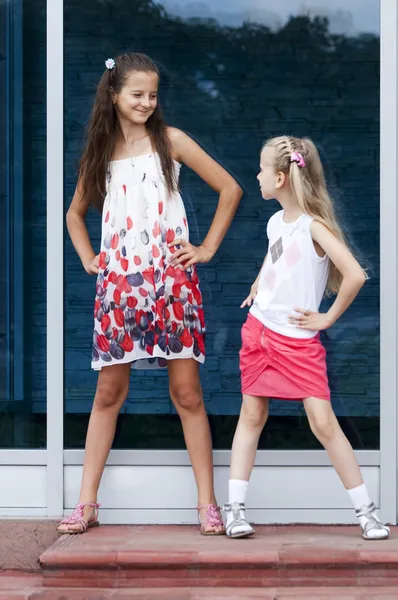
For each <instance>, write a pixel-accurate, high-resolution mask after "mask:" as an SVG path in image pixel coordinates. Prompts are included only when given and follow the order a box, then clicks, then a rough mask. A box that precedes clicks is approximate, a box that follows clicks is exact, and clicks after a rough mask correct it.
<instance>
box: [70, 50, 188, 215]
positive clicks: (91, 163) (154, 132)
mask: <svg viewBox="0 0 398 600" xmlns="http://www.w3.org/2000/svg"><path fill="white" fill-rule="evenodd" d="M132 71H141V72H146V73H156V75H157V76H158V77H159V76H160V74H159V69H158V67H157V66H156V64H155V63H154V62H153V60H151V59H150V58H149V57H148V56H146V55H145V54H139V53H134V52H127V53H126V54H122V55H120V56H118V57H116V58H115V66H114V68H113V69H105V71H104V73H103V75H102V77H101V79H100V82H99V84H98V88H97V93H96V96H95V100H94V105H93V108H92V111H91V115H90V120H89V123H88V126H87V133H86V143H85V147H84V150H83V154H82V157H81V160H80V168H79V180H80V181H81V184H82V190H83V196H84V198H86V199H87V200H88V201H89V202H90V203H91V204H92V205H93V206H94V207H95V208H97V209H98V210H99V211H102V206H103V203H104V197H105V185H106V176H107V171H108V168H109V163H110V161H111V160H112V157H113V153H114V149H115V141H116V134H117V130H118V126H119V122H118V118H117V115H116V110H115V106H114V104H113V102H112V91H113V92H116V93H117V94H118V93H119V92H120V91H121V89H122V88H123V86H124V85H125V82H126V79H127V77H128V75H129V74H130V73H131V72H132ZM145 126H146V129H147V131H148V134H149V136H150V139H151V143H152V147H153V149H154V150H155V151H156V152H157V153H158V155H159V158H160V164H161V167H162V171H163V176H164V179H165V183H166V186H167V189H168V191H169V192H170V193H172V192H173V191H175V190H176V188H177V183H176V179H175V170H174V163H173V159H172V157H171V148H170V141H169V138H168V135H167V127H166V123H165V121H164V119H163V114H162V109H161V106H160V104H159V101H158V104H157V106H156V109H155V111H154V112H153V114H152V115H151V116H150V117H149V119H148V121H147V122H146V124H145Z"/></svg>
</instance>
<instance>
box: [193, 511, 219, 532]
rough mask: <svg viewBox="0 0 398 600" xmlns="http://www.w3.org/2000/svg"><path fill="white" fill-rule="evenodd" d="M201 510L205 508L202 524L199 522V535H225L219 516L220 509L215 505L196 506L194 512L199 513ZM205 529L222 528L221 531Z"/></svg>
mask: <svg viewBox="0 0 398 600" xmlns="http://www.w3.org/2000/svg"><path fill="white" fill-rule="evenodd" d="M201 508H206V516H205V520H204V521H203V523H202V522H201V520H200V516H199V515H198V516H199V524H200V533H201V534H202V535H225V527H224V523H223V520H222V516H221V507H220V506H217V504H204V505H201V506H197V507H196V510H197V511H199V510H200V509H201ZM207 527H222V530H221V531H206V528H207Z"/></svg>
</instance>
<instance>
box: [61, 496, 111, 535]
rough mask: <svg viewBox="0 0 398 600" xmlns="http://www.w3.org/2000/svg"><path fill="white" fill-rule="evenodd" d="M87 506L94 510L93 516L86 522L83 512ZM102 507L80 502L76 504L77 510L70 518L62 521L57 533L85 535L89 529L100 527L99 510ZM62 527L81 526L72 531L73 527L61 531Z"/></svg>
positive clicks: (92, 503) (93, 503) (94, 503)
mask: <svg viewBox="0 0 398 600" xmlns="http://www.w3.org/2000/svg"><path fill="white" fill-rule="evenodd" d="M86 506H91V507H92V508H93V509H94V512H93V515H92V517H91V518H90V519H89V520H88V521H86V519H85V518H84V517H83V511H84V508H85V507H86ZM100 506H101V505H100V504H97V503H96V502H79V503H78V504H76V508H75V510H74V511H73V513H72V514H71V515H70V517H66V519H64V520H63V521H61V523H60V524H59V525H58V527H57V531H58V532H59V533H69V534H76V533H84V532H85V531H87V529H88V528H89V527H98V525H99V521H98V509H99V507H100ZM61 525H72V526H73V525H79V526H80V528H79V529H72V527H69V528H66V529H60V527H61Z"/></svg>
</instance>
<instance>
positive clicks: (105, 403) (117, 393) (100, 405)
mask: <svg viewBox="0 0 398 600" xmlns="http://www.w3.org/2000/svg"><path fill="white" fill-rule="evenodd" d="M127 393H128V385H123V384H122V383H120V382H112V381H99V382H98V385H97V391H96V394H95V398H94V407H95V408H96V409H97V410H109V409H115V410H120V408H121V406H122V404H123V402H124V401H125V399H126V396H127Z"/></svg>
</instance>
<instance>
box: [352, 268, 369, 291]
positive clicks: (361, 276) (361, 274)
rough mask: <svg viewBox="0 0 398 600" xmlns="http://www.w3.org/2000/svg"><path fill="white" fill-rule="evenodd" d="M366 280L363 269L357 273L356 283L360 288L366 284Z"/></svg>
mask: <svg viewBox="0 0 398 600" xmlns="http://www.w3.org/2000/svg"><path fill="white" fill-rule="evenodd" d="M366 280H367V276H366V273H365V272H364V271H362V270H361V271H359V272H358V273H357V274H356V275H355V285H356V286H357V287H358V289H359V290H360V289H361V288H362V287H363V286H364V285H365V282H366Z"/></svg>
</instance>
